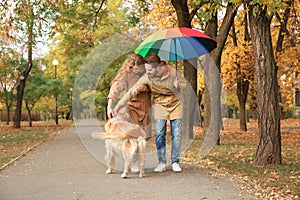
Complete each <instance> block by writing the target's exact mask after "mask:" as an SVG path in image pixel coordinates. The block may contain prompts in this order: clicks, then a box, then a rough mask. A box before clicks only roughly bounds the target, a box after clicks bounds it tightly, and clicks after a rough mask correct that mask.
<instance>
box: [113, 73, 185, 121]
mask: <svg viewBox="0 0 300 200" xmlns="http://www.w3.org/2000/svg"><path fill="white" fill-rule="evenodd" d="M175 77H176V71H175V70H174V69H172V68H169V70H168V74H167V75H166V76H164V77H161V78H153V79H150V78H149V77H148V75H147V74H144V75H143V76H142V77H141V78H140V79H139V80H138V82H137V83H136V84H135V85H134V86H132V87H131V88H130V89H129V90H128V92H127V93H126V94H125V95H124V96H123V98H122V99H121V100H120V101H119V103H118V105H120V106H124V105H126V102H128V101H129V100H130V99H131V98H132V97H134V96H136V95H137V94H138V93H139V90H138V88H139V87H140V86H141V85H148V86H149V88H150V90H151V93H152V95H153V107H154V118H155V119H165V120H168V119H169V120H173V119H180V118H182V99H183V97H182V90H183V89H184V88H185V87H186V81H185V79H183V77H182V76H181V75H180V74H178V79H179V84H180V89H179V90H178V89H176V88H175V87H174V81H175Z"/></svg>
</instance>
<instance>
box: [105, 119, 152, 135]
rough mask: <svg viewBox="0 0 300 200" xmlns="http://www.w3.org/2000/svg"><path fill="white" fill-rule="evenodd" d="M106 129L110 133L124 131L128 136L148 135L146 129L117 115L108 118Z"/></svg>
mask: <svg viewBox="0 0 300 200" xmlns="http://www.w3.org/2000/svg"><path fill="white" fill-rule="evenodd" d="M105 131H106V132H110V133H122V134H123V135H126V136H128V137H133V138H137V137H146V133H145V131H144V130H143V129H142V128H141V127H140V126H139V125H136V124H133V123H131V122H128V121H126V120H124V119H123V118H121V117H119V116H117V117H114V118H111V119H109V120H108V122H107V123H106V124H105Z"/></svg>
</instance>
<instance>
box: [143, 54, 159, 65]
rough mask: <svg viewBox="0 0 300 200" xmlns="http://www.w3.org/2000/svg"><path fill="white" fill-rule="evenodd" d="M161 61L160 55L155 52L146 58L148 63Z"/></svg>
mask: <svg viewBox="0 0 300 200" xmlns="http://www.w3.org/2000/svg"><path fill="white" fill-rule="evenodd" d="M160 62H161V60H160V57H159V56H158V55H157V54H155V53H151V54H149V55H148V56H147V57H146V58H145V63H147V64H160Z"/></svg>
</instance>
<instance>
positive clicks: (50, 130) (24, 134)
mask: <svg viewBox="0 0 300 200" xmlns="http://www.w3.org/2000/svg"><path fill="white" fill-rule="evenodd" d="M71 125H72V123H71V122H61V123H60V124H59V125H58V126H56V125H55V124H54V123H49V122H37V123H34V125H33V127H28V125H27V123H22V126H21V128H20V129H14V128H12V125H5V124H3V123H2V124H0V150H1V151H0V169H2V168H3V167H4V166H5V165H6V164H7V163H9V162H10V161H12V160H14V159H15V158H17V157H19V156H21V155H24V154H25V153H26V152H27V151H28V150H30V149H31V148H33V147H35V146H37V145H38V144H40V143H42V142H45V141H48V140H50V139H52V138H54V137H55V135H56V134H58V133H59V130H62V129H64V128H66V127H69V126H71Z"/></svg>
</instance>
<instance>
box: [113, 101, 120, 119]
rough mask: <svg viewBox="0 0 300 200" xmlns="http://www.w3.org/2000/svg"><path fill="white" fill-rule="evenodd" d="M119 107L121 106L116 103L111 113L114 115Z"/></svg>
mask: <svg viewBox="0 0 300 200" xmlns="http://www.w3.org/2000/svg"><path fill="white" fill-rule="evenodd" d="M120 108H121V107H120V106H119V104H117V105H116V106H115V107H114V109H113V114H114V116H115V114H116V113H118V112H119V110H120Z"/></svg>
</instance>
